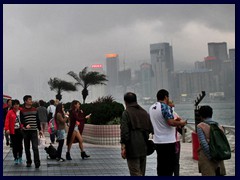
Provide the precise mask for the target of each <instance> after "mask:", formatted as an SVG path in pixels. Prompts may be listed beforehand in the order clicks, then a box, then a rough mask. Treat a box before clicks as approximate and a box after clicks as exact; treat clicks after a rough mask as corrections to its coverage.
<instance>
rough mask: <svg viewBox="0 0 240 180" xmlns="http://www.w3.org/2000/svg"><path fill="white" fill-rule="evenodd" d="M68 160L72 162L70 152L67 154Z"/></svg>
mask: <svg viewBox="0 0 240 180" xmlns="http://www.w3.org/2000/svg"><path fill="white" fill-rule="evenodd" d="M66 159H67V160H72V158H71V155H70V152H67V153H66Z"/></svg>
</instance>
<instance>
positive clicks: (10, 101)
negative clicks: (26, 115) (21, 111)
mask: <svg viewBox="0 0 240 180" xmlns="http://www.w3.org/2000/svg"><path fill="white" fill-rule="evenodd" d="M11 108H12V99H7V107H5V108H3V127H4V125H5V120H6V116H7V113H8V111H10V110H11ZM4 136H5V140H6V145H7V146H9V145H10V147H12V143H11V139H10V138H9V134H7V133H6V132H5V133H4Z"/></svg>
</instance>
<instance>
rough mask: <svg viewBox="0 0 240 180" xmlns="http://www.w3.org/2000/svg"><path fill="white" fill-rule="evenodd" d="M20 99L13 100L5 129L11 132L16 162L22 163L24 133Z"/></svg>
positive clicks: (8, 132)
mask: <svg viewBox="0 0 240 180" xmlns="http://www.w3.org/2000/svg"><path fill="white" fill-rule="evenodd" d="M19 104H20V102H19V100H17V99H15V100H13V101H12V107H13V108H12V109H11V110H10V111H8V113H7V116H6V121H5V127H4V129H5V131H6V133H7V134H10V138H11V141H12V152H13V157H14V163H15V164H16V165H17V164H18V163H22V152H23V144H22V141H23V135H22V132H21V128H22V126H21V120H20V110H19Z"/></svg>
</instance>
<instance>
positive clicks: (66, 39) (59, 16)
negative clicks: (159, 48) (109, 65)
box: [3, 4, 235, 93]
mask: <svg viewBox="0 0 240 180" xmlns="http://www.w3.org/2000/svg"><path fill="white" fill-rule="evenodd" d="M223 41H225V42H227V43H228V48H234V47H235V5H231V4H229V5H228V4H219V5H218V4H199V5H194V4H191V5H190V4H178V5H174V4H152V5H148V4H144V5H138V4H128V5H113V4H108V5H104V4H101V5H96V4H95V5H83V4H78V5H76V4H74V5H50V4H49V5H10V4H4V5H3V52H4V55H3V56H4V58H3V66H4V69H3V74H4V76H3V82H4V84H7V83H10V84H14V83H15V84H16V82H17V83H18V85H19V86H21V89H23V93H24V92H25V91H24V88H25V87H22V84H26V82H24V83H22V82H23V81H24V79H23V77H21V76H24V77H25V79H27V81H28V82H31V81H32V82H31V84H34V83H33V82H34V80H31V79H34V78H36V76H40V77H39V79H41V81H43V83H44V84H45V85H44V86H46V88H45V89H48V86H47V84H46V82H47V81H48V80H49V78H50V77H54V76H60V77H62V78H63V79H68V77H67V76H66V73H67V72H68V71H70V70H73V71H76V72H79V71H80V70H81V69H82V68H83V67H84V66H90V65H91V64H92V63H102V64H104V65H105V57H104V55H105V54H106V53H119V55H120V61H121V65H122V60H123V59H125V60H126V65H127V66H129V67H130V66H131V65H132V64H133V65H134V64H135V67H133V68H137V66H136V63H135V62H136V61H138V62H139V63H140V62H143V61H150V55H149V46H150V44H151V43H158V42H169V43H172V45H173V53H174V60H175V63H176V65H177V64H186V63H188V65H189V64H192V65H193V63H194V61H197V60H202V59H203V57H205V56H207V53H208V52H207V43H208V42H223ZM186 67H187V66H186ZM176 68H178V67H176ZM20 69H21V71H20ZM22 71H25V72H24V75H22V74H23V73H22ZM36 74H37V75H36ZM10 77H11V78H10ZM13 77H14V78H13ZM29 77H32V78H29ZM25 86H26V85H25ZM6 89H7V91H10V90H9V89H8V88H6ZM26 91H27V90H26ZM47 91H48V92H47V93H49V90H47ZM10 92H11V91H10ZM6 93H7V92H6Z"/></svg>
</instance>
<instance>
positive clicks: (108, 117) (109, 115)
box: [82, 102, 124, 125]
mask: <svg viewBox="0 0 240 180" xmlns="http://www.w3.org/2000/svg"><path fill="white" fill-rule="evenodd" d="M82 109H83V111H84V112H85V114H86V115H87V114H90V113H92V115H91V119H89V120H88V121H87V123H89V124H95V125H106V124H108V123H109V122H110V121H113V120H114V119H115V118H120V117H121V116H122V112H123V111H124V106H123V105H122V104H120V103H117V102H112V103H90V104H83V105H82ZM116 122H117V121H116ZM116 122H115V123H116ZM119 122H120V121H119Z"/></svg>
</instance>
